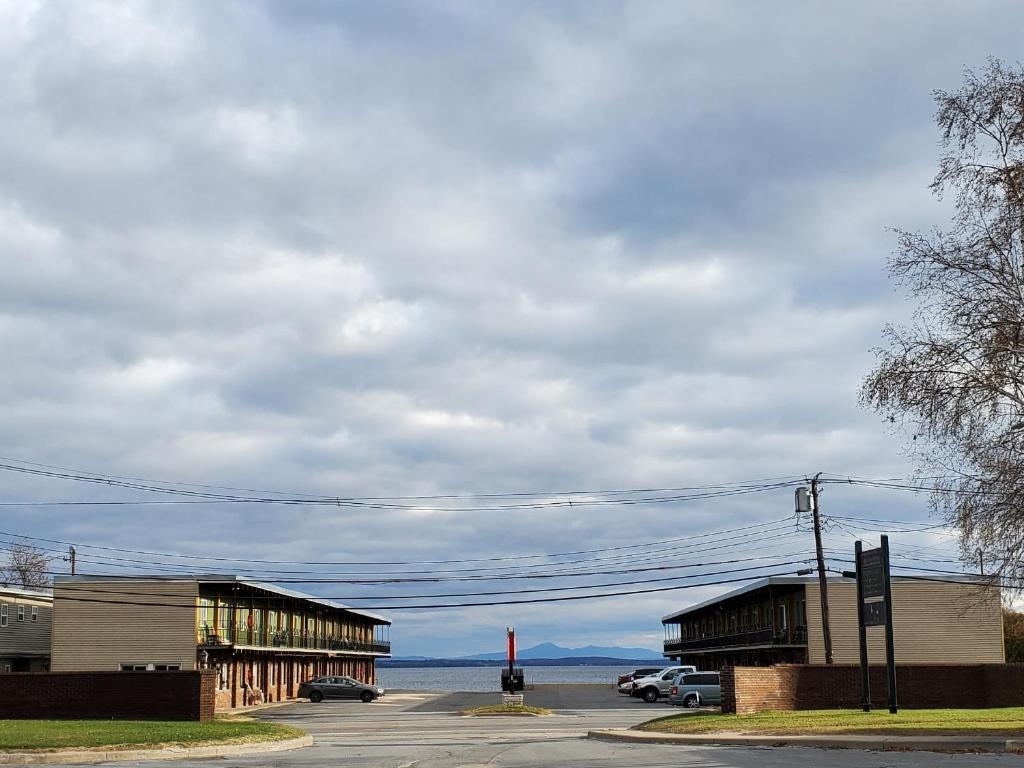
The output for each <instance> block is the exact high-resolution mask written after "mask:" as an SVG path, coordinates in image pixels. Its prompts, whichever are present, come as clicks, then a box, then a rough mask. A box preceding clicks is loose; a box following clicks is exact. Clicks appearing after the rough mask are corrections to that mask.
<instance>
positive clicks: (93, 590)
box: [61, 553, 808, 607]
mask: <svg viewBox="0 0 1024 768" xmlns="http://www.w3.org/2000/svg"><path fill="white" fill-rule="evenodd" d="M794 554H799V553H794ZM792 556H793V555H781V557H792ZM805 562H808V559H807V558H804V559H800V560H783V561H776V562H771V563H764V564H762V565H753V566H747V567H744V568H729V569H726V570H722V571H711V572H707V573H694V574H689V575H682V576H663V577H659V578H656V579H635V580H632V581H617V582H611V583H605V584H580V585H574V586H563V587H537V588H532V589H515V590H497V591H490V592H445V593H442V594H437V593H433V594H424V595H405V594H399V595H386V596H385V597H386V598H387V599H388V600H428V599H430V600H433V599H441V598H451V597H486V596H493V595H518V594H530V593H545V592H569V591H574V590H582V589H604V588H609V587H625V586H631V585H635V584H658V583H663V582H666V581H681V580H684V579H687V580H688V579H699V578H703V577H707V576H720V575H726V574H734V573H748V572H750V571H760V570H764V569H766V568H779V567H782V566H786V565H796V564H799V563H805ZM749 578H752V579H753V578H759V576H758V575H757V574H751V575H750V576H749ZM243 584H244V582H243ZM61 592H62V595H61V597H62V598H63V597H64V594H66V593H68V592H74V593H83V594H109V595H130V596H142V597H164V596H166V594H165V593H153V592H140V591H138V590H124V589H121V590H118V589H99V588H97V587H92V586H82V585H80V584H79V583H77V582H67V583H62V584H61ZM315 597H317V598H319V599H321V600H339V601H342V602H347V601H352V600H378V599H380V596H369V595H361V596H360V595H345V596H334V595H330V596H327V595H315ZM239 599H242V600H247V601H256V602H265V601H269V602H272V601H279V600H281V597H280V596H272V597H263V596H255V597H250V596H246V597H244V598H239ZM356 607H358V606H356Z"/></svg>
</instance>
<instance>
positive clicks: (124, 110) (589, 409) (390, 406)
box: [0, 0, 1022, 653]
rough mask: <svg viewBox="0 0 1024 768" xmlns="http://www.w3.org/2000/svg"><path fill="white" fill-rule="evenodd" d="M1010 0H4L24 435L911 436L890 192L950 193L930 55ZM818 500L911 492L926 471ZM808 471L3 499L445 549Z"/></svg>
mask: <svg viewBox="0 0 1024 768" xmlns="http://www.w3.org/2000/svg"><path fill="white" fill-rule="evenodd" d="M982 6H984V7H982ZM1012 10H1014V9H1013V8H1012V7H1011V6H1010V5H1009V4H1007V3H1005V2H996V1H995V0H992V2H987V3H984V4H978V3H975V4H972V5H971V6H970V7H968V6H964V5H962V4H959V3H935V2H929V3H905V4H901V5H900V6H899V7H891V6H883V5H881V4H877V5H872V4H869V5H866V6H863V7H858V8H853V7H849V8H842V9H837V8H830V7H825V6H821V5H819V4H814V3H799V2H794V3H790V4H783V5H780V4H778V3H776V4H772V5H770V6H768V5H765V6H763V7H762V6H753V5H745V4H738V3H737V4H733V3H722V2H714V3H704V4H699V3H689V4H686V5H680V4H678V3H670V2H667V3H655V2H644V3H629V2H622V3H619V2H600V3H595V2H581V3H573V2H565V3H559V4H554V5H552V4H550V3H517V4H514V5H509V4H499V3H479V2H469V3H467V2H449V3H442V2H439V3H429V4H427V3H396V4H384V5H382V4H376V5H372V6H368V5H366V4H362V3H317V2H299V3H287V4H281V3H267V4H255V3H216V4H212V3H201V2H197V3H178V4H173V5H168V4H161V3H145V2H139V3H104V2H90V3H80V4H76V5H75V6H63V5H54V4H49V5H48V4H38V5H37V4H30V3H22V2H8V3H0V92H2V93H4V94H5V97H4V100H3V101H2V102H0V169H2V170H0V267H2V269H3V279H2V280H0V348H2V350H3V352H4V359H5V365H4V373H3V375H2V376H0V398H2V401H3V402H4V404H5V407H4V417H3V419H0V443H2V444H3V445H4V452H5V453H7V454H10V455H13V456H19V457H24V458H28V459H34V460H38V461H44V462H50V463H54V464H61V465H66V466H72V467H80V468H84V469H95V470H99V471H108V472H113V473H117V474H125V475H138V476H143V477H156V478H169V479H177V480H183V481H190V482H216V483H222V484H226V485H239V486H244V487H261V488H274V489H284V490H293V491H308V492H314V493H330V494H336V495H346V494H349V495H413V494H431V493H467V492H494V491H518V490H547V489H551V490H562V489H565V490H568V489H580V488H615V487H638V486H675V485H692V484H702V483H710V482H720V481H724V480H735V479H745V478H760V477H773V476H778V475H789V474H794V473H797V474H799V473H805V472H811V471H816V470H818V469H824V470H828V471H833V472H844V473H851V474H854V473H856V474H861V475H874V476H897V475H901V474H904V473H906V472H907V471H908V467H907V466H906V465H905V463H904V460H903V459H902V456H901V454H900V452H899V440H900V438H899V437H893V436H890V435H888V434H887V433H886V431H885V430H884V429H883V427H882V425H880V424H879V423H878V421H877V420H876V419H875V417H873V416H872V415H871V414H866V413H863V412H861V411H860V410H858V408H857V407H856V403H855V397H856V389H857V386H858V382H859V379H860V377H861V376H862V375H863V373H864V372H865V371H866V370H867V368H868V367H869V366H870V364H871V355H870V348H871V347H872V346H873V345H874V344H876V343H877V341H878V330H879V328H880V326H881V325H882V323H884V322H885V321H886V320H888V319H894V318H899V317H901V316H905V313H906V312H907V307H906V306H905V305H904V303H903V301H902V298H901V296H900V294H899V293H898V292H895V291H894V290H893V289H892V286H890V285H889V284H888V283H887V281H886V278H885V275H884V260H885V256H886V255H887V253H888V251H889V250H890V249H891V248H892V245H893V240H892V237H891V236H890V235H889V234H888V233H887V231H886V228H887V227H890V226H904V227H909V228H913V227H924V226H929V225H931V224H933V223H941V222H942V221H943V218H944V216H945V215H946V210H947V209H946V207H945V205H944V204H943V203H940V202H937V201H935V200H934V199H933V198H932V197H931V196H930V195H929V193H928V190H927V183H928V181H929V179H930V176H931V174H932V173H933V165H934V161H935V155H936V148H935V141H936V138H937V137H936V135H935V132H934V129H933V127H932V125H931V122H930V115H931V111H932V104H931V101H930V96H929V92H930V91H931V90H932V89H933V88H940V87H945V88H948V87H953V86H955V84H956V83H957V82H958V81H959V78H960V71H961V69H962V67H964V66H970V65H976V64H978V63H980V62H982V61H983V59H984V57H985V56H987V55H990V54H991V55H997V56H999V55H1002V56H1006V57H1010V58H1012V57H1013V56H1014V55H1016V50H1017V43H1018V41H1019V39H1020V33H1021V31H1022V30H1021V29H1020V28H1019V27H1020V24H1019V23H1018V22H1016V19H1017V17H1018V14H1014V13H1012ZM1007 11H1010V12H1007ZM994 17H998V18H1000V19H1001V20H1002V23H1001V24H999V25H992V24H991V22H990V19H991V18H994ZM0 488H2V489H3V491H4V496H5V498H8V499H10V500H31V499H37V500H38V499H57V498H87V499H93V498H115V497H117V498H124V494H123V493H122V494H120V495H119V494H118V493H117V492H115V491H112V490H110V489H101V488H93V487H81V486H68V485H67V484H59V483H57V482H55V481H43V480H40V479H31V478H26V477H23V476H0ZM133 498H138V494H136V495H135V496H133ZM826 498H827V503H828V504H829V505H832V507H831V508H832V509H835V510H838V511H846V512H852V513H863V512H865V511H866V510H871V511H878V510H879V509H881V510H883V511H885V512H886V513H887V515H891V516H900V515H908V516H923V515H924V508H923V506H922V502H921V500H919V499H914V498H905V497H898V498H893V497H891V496H879V495H877V494H874V493H867V492H858V491H856V490H855V489H852V488H841V487H835V488H832V489H830V490H829V493H828V494H827V497H826ZM790 506H791V501H790V498H789V491H787V490H782V491H780V492H778V493H773V494H766V495H763V496H756V497H736V498H732V499H725V500H718V501H709V502H706V503H703V504H688V505H685V506H679V507H675V506H670V505H654V506H651V507H625V508H615V509H600V508H598V509H593V508H574V509H571V510H570V509H557V510H544V511H531V512H524V513H522V514H520V515H516V516H515V517H514V518H511V519H510V517H509V516H508V515H505V514H498V513H473V514H469V513H448V512H435V513H427V512H423V511H414V512H389V513H384V514H382V513H376V512H375V513H368V512H350V511H344V510H339V509H334V510H325V509H319V510H315V509H314V510H311V509H292V508H267V507H256V508H249V507H247V508H240V507H231V506H228V507H225V508H203V509H199V508H195V507H187V508H182V509H176V510H174V511H173V512H171V513H169V512H168V510H167V509H165V508H153V507H141V508H101V509H99V510H90V509H74V510H72V511H68V510H59V509H49V508H47V509H44V508H32V509H31V510H28V509H17V508H8V509H7V511H0V523H2V525H0V528H2V529H3V530H15V531H22V532H26V533H33V534H35V535H39V536H47V537H51V538H57V539H70V540H76V541H81V542H88V543H100V544H113V545H116V546H125V547H129V548H139V549H147V548H156V549H162V550H170V551H191V552H199V553H210V554H221V553H229V554H231V555H233V556H242V557H280V558H281V559H290V558H298V559H310V558H311V556H313V555H315V557H313V558H312V559H339V560H341V559H346V558H349V559H352V558H374V557H377V558H379V557H380V556H381V555H386V557H384V558H383V559H434V558H439V557H440V558H445V557H463V556H465V557H474V556H475V557H486V556H493V555H495V554H496V553H532V552H542V551H564V550H571V549H579V548H592V547H600V546H614V545H617V544H621V543H623V542H639V541H647V540H655V539H662V538H670V537H673V536H677V535H682V534H685V533H687V532H692V531H705V530H712V529H714V528H720V527H729V526H737V525H743V524H747V523H749V522H752V521H763V520H770V519H775V518H778V517H782V516H784V515H785V514H787V513H788V512H789V510H790ZM830 535H833V536H834V537H835V538H834V541H835V546H837V547H846V548H848V547H849V540H848V539H844V538H843V534H842V533H841V532H839V531H835V532H833V533H832V534H830ZM747 549H748V553H749V551H752V548H749V547H748V548H747ZM394 591H395V590H391V592H392V593H393V592H394ZM710 593H711V590H710V589H704V590H693V591H688V592H684V593H676V594H668V595H655V596H648V597H643V598H630V599H617V600H608V601H598V602H593V603H579V604H571V605H563V606H561V607H560V608H559V609H558V610H557V611H554V612H552V611H550V610H542V609H541V608H537V607H530V608H522V609H516V610H498V609H489V610H488V609H471V610H462V611H455V612H447V613H445V614H443V616H438V615H437V614H436V613H430V614H413V613H409V614H399V615H398V624H397V626H396V628H395V632H394V637H395V639H396V641H397V642H398V652H400V653H413V652H422V653H433V652H444V651H451V652H461V651H465V652H473V651H477V650H483V649H484V648H487V647H490V646H495V645H496V644H497V640H496V639H497V638H498V637H499V635H500V630H501V628H502V627H504V626H505V624H507V623H508V622H509V621H510V620H514V621H515V622H516V623H518V624H520V625H521V626H523V628H524V631H525V632H526V637H531V636H532V637H534V638H536V639H538V640H540V639H554V640H559V641H561V642H565V643H578V644H584V643H585V642H588V641H595V642H602V643H605V642H622V643H624V644H639V643H645V644H648V645H650V646H652V647H656V646H657V644H658V642H659V640H660V628H659V627H658V626H657V620H656V617H657V616H659V615H660V614H662V613H665V612H667V611H668V610H671V609H673V608H674V607H677V606H678V605H679V603H680V602H682V601H684V600H689V599H698V598H700V597H704V596H707V595H708V594H710ZM378 594H380V595H382V596H383V595H386V594H388V590H384V589H381V590H379V591H378ZM449 614H454V617H455V618H454V619H453V618H452V616H451V615H449ZM453 620H460V621H462V622H463V624H462V625H461V626H463V627H464V629H463V630H461V631H460V634H459V637H458V638H457V640H453V639H451V636H450V631H449V628H450V626H451V622H452V621H453Z"/></svg>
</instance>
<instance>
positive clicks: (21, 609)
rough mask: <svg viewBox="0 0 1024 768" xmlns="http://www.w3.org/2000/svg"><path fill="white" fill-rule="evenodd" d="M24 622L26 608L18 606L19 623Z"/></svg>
mask: <svg viewBox="0 0 1024 768" xmlns="http://www.w3.org/2000/svg"><path fill="white" fill-rule="evenodd" d="M24 620H25V606H24V605H19V606H18V621H24Z"/></svg>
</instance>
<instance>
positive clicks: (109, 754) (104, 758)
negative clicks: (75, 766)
mask: <svg viewBox="0 0 1024 768" xmlns="http://www.w3.org/2000/svg"><path fill="white" fill-rule="evenodd" d="M312 745H313V737H312V736H310V735H308V734H307V735H306V736H300V737H299V738H295V739H286V740H284V741H259V742H253V743H251V744H210V745H208V746H200V747H164V748H163V749H111V750H107V751H103V750H89V749H75V750H71V749H65V750H59V751H57V752H3V753H0V765H63V764H67V763H108V762H113V761H118V760H120V761H124V760H189V759H191V758H200V757H233V756H236V755H239V756H241V755H259V754H263V753H266V752H285V751H287V750H289V749H301V748H302V747H309V746H312Z"/></svg>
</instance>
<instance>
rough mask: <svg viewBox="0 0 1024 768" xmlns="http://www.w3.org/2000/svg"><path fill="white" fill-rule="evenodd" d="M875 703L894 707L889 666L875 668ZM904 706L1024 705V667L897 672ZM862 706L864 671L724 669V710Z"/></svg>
mask: <svg viewBox="0 0 1024 768" xmlns="http://www.w3.org/2000/svg"><path fill="white" fill-rule="evenodd" d="M870 674H871V701H872V704H873V705H874V706H876V707H884V706H886V705H887V702H888V691H889V689H888V686H887V684H886V671H885V667H884V666H872V667H871V672H870ZM896 691H897V696H898V703H899V705H900V706H901V707H906V708H908V709H932V708H945V707H952V708H979V707H980V708H984V707H1017V706H1024V664H965V665H906V666H897V667H896ZM860 704H861V690H860V667H858V666H855V665H840V664H837V665H832V666H826V665H817V664H815V665H811V664H781V665H778V666H774V667H728V668H726V669H724V670H722V711H723V712H730V713H739V714H743V713H746V712H759V711H761V710H764V709H773V710H794V709H847V708H849V709H854V708H857V707H859V706H860Z"/></svg>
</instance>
